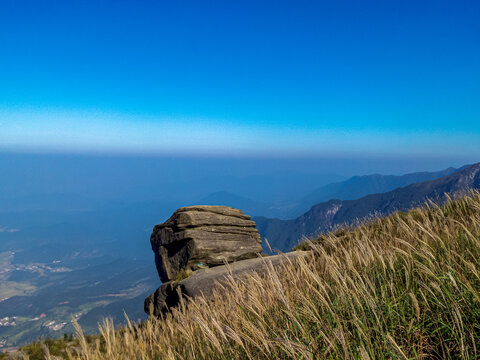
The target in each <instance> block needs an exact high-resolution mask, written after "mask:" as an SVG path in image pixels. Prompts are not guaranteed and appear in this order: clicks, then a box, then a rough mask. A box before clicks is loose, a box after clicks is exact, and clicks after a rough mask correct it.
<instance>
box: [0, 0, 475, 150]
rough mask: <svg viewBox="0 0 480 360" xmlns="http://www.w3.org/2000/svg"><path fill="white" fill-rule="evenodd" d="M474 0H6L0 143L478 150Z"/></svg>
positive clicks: (1, 24) (0, 16)
mask: <svg viewBox="0 0 480 360" xmlns="http://www.w3.org/2000/svg"><path fill="white" fill-rule="evenodd" d="M479 18H480V3H479V2H478V1H438V0H436V1H353V0H352V1H312V2H308V1H237V2H233V1H208V2H207V1H135V2H133V1H69V2H65V1H14V0H4V1H2V2H1V3H0V150H7V151H30V152H51V151H59V152H71V151H74V152H75V151H78V152H107V153H108V152H122V153H149V154H150V153H170V154H172V153H173V154H200V153H201V154H207V155H228V154H235V155H238V154H248V155H274V156H275V155H281V156H285V155H294V156H296V155H300V156H307V155H308V156H312V155H321V156H337V155H342V156H343V155H345V156H349V155H352V154H355V155H358V154H363V155H367V156H368V155H379V154H381V155H385V154H389V155H395V156H397V155H400V154H403V155H408V156H462V154H468V155H469V156H472V157H475V156H477V157H478V156H480V22H479V21H478V19H479Z"/></svg>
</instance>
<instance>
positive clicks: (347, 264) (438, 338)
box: [25, 167, 480, 360]
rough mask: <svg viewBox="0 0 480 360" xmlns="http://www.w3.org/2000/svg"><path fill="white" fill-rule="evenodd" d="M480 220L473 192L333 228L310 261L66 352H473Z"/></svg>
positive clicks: (384, 355)
mask: <svg viewBox="0 0 480 360" xmlns="http://www.w3.org/2000/svg"><path fill="white" fill-rule="evenodd" d="M469 175H474V176H473V178H469V177H468V176H469ZM477 175H478V167H477V171H476V172H475V171H474V170H472V169H471V170H470V171H469V172H467V173H465V174H463V175H462V177H461V178H462V179H465V180H468V181H470V180H473V181H478V176H477ZM457 180H458V179H457ZM451 181H453V180H452V179H449V180H448V179H447V180H446V181H444V182H443V185H445V186H447V185H448V184H449V186H451V187H453V191H454V192H455V191H456V190H460V191H463V190H462V189H463V186H459V181H457V182H454V183H452V182H451ZM439 187H441V186H439ZM439 187H437V188H439ZM431 189H433V187H432V188H431ZM479 224H480V194H479V193H478V192H477V193H472V194H471V195H470V196H467V197H464V198H462V199H459V200H456V201H450V202H448V203H447V204H446V205H445V206H443V207H437V206H431V207H430V208H428V209H427V208H423V209H416V210H413V211H411V212H409V213H396V214H394V215H392V216H390V217H387V218H382V219H379V220H376V221H374V222H372V223H368V224H363V225H361V226H360V227H358V228H357V229H355V230H352V231H341V232H337V233H329V234H327V235H324V236H322V237H320V238H318V239H317V240H315V241H314V242H313V243H312V244H308V248H310V249H312V250H313V251H312V253H311V256H310V257H309V258H308V259H304V258H303V257H300V258H299V260H297V261H296V262H292V263H289V264H286V265H284V267H282V268H277V269H276V270H275V269H271V270H270V272H269V273H268V275H267V276H265V277H260V276H258V275H255V274H252V275H251V276H249V277H248V278H247V279H245V280H242V281H237V282H232V283H231V284H230V285H226V286H224V287H223V288H222V289H221V290H220V291H219V292H218V293H217V294H216V295H215V296H214V298H213V299H211V301H205V300H204V299H202V298H197V299H196V300H195V301H188V300H187V301H186V302H185V303H184V304H183V305H182V306H181V307H180V308H178V309H176V310H174V311H173V312H172V314H171V315H168V316H166V317H163V318H161V319H156V318H151V319H150V320H149V321H147V322H145V323H144V324H142V325H140V326H135V325H131V326H129V327H127V328H124V329H122V330H121V333H118V332H115V331H114V328H113V324H112V323H111V322H110V321H107V322H105V323H104V325H103V330H102V336H101V337H100V338H99V339H98V342H97V344H95V342H94V343H92V344H89V343H88V338H85V337H84V336H83V334H82V333H81V331H80V329H79V330H78V333H79V340H77V341H75V342H73V343H72V345H73V347H74V348H75V350H73V349H72V350H71V353H72V354H73V355H71V356H70V358H71V359H90V360H100V359H116V360H123V359H134V358H145V359H147V358H148V359H154V358H162V359H191V358H195V359H272V358H277V359H291V358H297V359H299V358H301V359H317V358H318V359H325V358H330V359H347V358H349V359H350V358H351V359H393V358H402V359H412V358H432V359H443V358H452V359H457V358H458V359H460V358H461V359H470V358H472V359H473V358H477V357H478V349H479V345H480V333H479V332H478V323H479V322H480V275H479V274H480V264H479V262H478V259H479V258H480V242H479V241H478V239H479V238H480V227H479ZM302 259H303V260H302ZM53 345H55V344H52V349H54V346H53ZM99 345H100V346H99ZM63 346H68V344H63ZM34 348H36V349H37V351H38V349H39V348H40V345H39V344H38V345H36V347H29V348H27V349H25V351H27V352H28V353H30V351H31V352H32V353H33V351H34ZM60 351H61V350H59V352H60Z"/></svg>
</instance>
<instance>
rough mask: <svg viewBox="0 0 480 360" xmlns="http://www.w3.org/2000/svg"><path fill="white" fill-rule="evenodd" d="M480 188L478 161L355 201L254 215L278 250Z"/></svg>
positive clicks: (259, 227)
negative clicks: (280, 215) (278, 215)
mask: <svg viewBox="0 0 480 360" xmlns="http://www.w3.org/2000/svg"><path fill="white" fill-rule="evenodd" d="M471 188H473V189H480V163H477V164H473V165H470V166H466V167H462V168H461V170H459V171H456V172H454V173H452V174H450V175H447V176H444V177H441V178H439V179H435V180H431V181H423V182H418V183H414V184H410V185H408V186H405V187H401V188H398V189H395V190H392V191H389V192H386V193H380V194H370V195H366V196H364V197H362V198H360V199H356V200H339V199H332V200H329V201H327V202H323V203H319V204H317V205H314V206H313V207H312V208H311V209H310V210H309V211H307V212H306V213H304V214H303V215H301V216H299V217H297V218H295V219H291V220H280V219H269V218H265V217H254V218H253V220H254V221H255V222H256V223H257V227H258V229H259V232H260V235H261V236H262V238H263V239H265V238H266V239H267V240H269V242H270V245H271V246H272V247H274V248H277V249H279V250H281V251H286V250H288V249H290V248H292V247H293V246H295V245H296V244H297V243H298V241H299V240H300V239H301V238H302V237H309V236H313V235H317V234H319V233H322V232H325V231H328V230H332V229H333V228H334V227H335V226H339V225H342V224H351V223H352V222H354V221H356V220H359V219H364V218H366V217H369V216H372V215H375V214H377V215H382V216H384V215H388V214H391V213H393V212H395V211H405V210H409V209H412V208H414V207H418V206H420V205H422V204H423V203H425V201H427V200H428V199H430V200H433V201H438V202H443V201H444V200H445V194H451V195H452V196H454V197H456V196H458V195H460V194H461V193H465V192H466V191H468V190H469V189H471Z"/></svg>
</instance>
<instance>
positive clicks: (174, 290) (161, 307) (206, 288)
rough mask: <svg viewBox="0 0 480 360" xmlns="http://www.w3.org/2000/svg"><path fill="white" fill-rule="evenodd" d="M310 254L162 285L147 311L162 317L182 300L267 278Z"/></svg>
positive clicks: (266, 260) (199, 274)
mask: <svg viewBox="0 0 480 360" xmlns="http://www.w3.org/2000/svg"><path fill="white" fill-rule="evenodd" d="M308 254H310V252H308V251H295V252H290V253H286V254H280V255H275V256H268V257H257V258H255V259H248V260H243V261H238V262H235V263H232V264H228V265H222V266H216V267H212V268H209V269H202V270H198V271H195V272H194V273H193V274H192V275H191V276H189V277H188V278H186V279H184V280H181V281H179V282H168V283H165V284H162V285H161V286H160V287H159V288H158V289H157V291H155V292H154V293H152V294H151V295H150V296H148V297H147V298H146V299H145V303H144V310H145V312H146V313H147V314H149V313H150V308H152V315H154V316H157V317H158V316H160V314H163V313H166V312H168V311H169V309H171V308H172V307H175V306H177V305H178V304H179V302H180V297H182V296H183V297H188V298H192V299H194V298H196V297H198V296H204V297H207V298H208V297H209V296H211V295H212V294H213V292H214V290H215V288H216V287H217V286H218V285H219V284H222V285H224V284H226V283H227V282H228V281H229V276H231V277H232V278H233V279H234V280H241V279H244V278H245V277H246V276H247V275H249V274H253V273H257V274H259V275H261V276H264V275H265V274H267V272H268V271H269V269H271V268H272V267H273V268H277V267H278V266H280V265H282V264H285V263H288V262H292V261H296V259H297V258H299V257H303V256H306V255H308Z"/></svg>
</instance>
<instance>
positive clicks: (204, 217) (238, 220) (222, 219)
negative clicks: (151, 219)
mask: <svg viewBox="0 0 480 360" xmlns="http://www.w3.org/2000/svg"><path fill="white" fill-rule="evenodd" d="M204 225H229V226H235V227H255V222H254V221H251V220H250V216H248V215H245V214H244V213H243V212H242V210H240V209H234V208H231V207H228V206H209V205H197V206H186V207H182V208H179V209H178V210H176V211H175V212H174V213H173V215H172V216H171V217H170V219H168V220H167V221H165V222H164V223H162V224H158V225H157V226H156V228H157V229H158V228H163V227H167V226H168V227H178V228H185V227H198V226H204Z"/></svg>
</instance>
